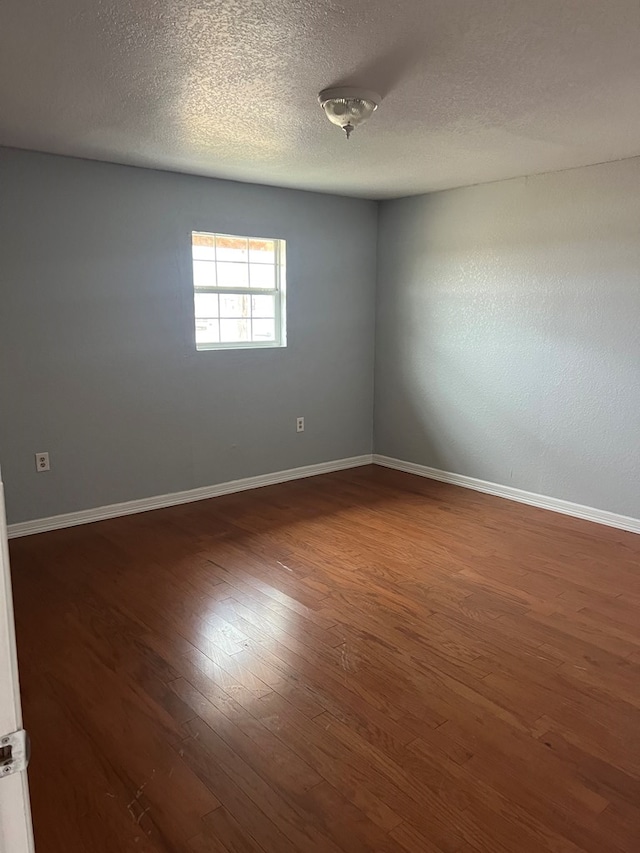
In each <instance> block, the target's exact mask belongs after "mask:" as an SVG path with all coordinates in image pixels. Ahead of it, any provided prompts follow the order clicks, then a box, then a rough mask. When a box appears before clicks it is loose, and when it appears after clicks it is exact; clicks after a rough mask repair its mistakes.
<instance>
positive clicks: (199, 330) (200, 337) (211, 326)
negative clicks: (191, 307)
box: [196, 320, 220, 344]
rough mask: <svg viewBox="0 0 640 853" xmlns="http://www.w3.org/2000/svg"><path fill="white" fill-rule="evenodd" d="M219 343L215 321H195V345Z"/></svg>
mask: <svg viewBox="0 0 640 853" xmlns="http://www.w3.org/2000/svg"><path fill="white" fill-rule="evenodd" d="M219 342H220V331H219V329H218V321H217V320H196V343H197V344H217V343H219Z"/></svg>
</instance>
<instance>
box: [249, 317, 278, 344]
mask: <svg viewBox="0 0 640 853" xmlns="http://www.w3.org/2000/svg"><path fill="white" fill-rule="evenodd" d="M252 325H253V340H254V341H275V339H276V321H275V320H254V321H253V324H252Z"/></svg>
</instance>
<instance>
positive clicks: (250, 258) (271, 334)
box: [191, 231, 286, 350]
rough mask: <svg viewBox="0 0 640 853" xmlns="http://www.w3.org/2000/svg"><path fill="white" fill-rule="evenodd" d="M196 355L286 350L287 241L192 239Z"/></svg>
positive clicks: (201, 235) (194, 234) (198, 233)
mask: <svg viewBox="0 0 640 853" xmlns="http://www.w3.org/2000/svg"><path fill="white" fill-rule="evenodd" d="M191 253H192V258H193V290H194V301H195V319H196V349H199V350H208V349H239V348H253V347H282V346H286V339H285V306H284V284H285V241H284V240H275V239H272V238H261V237H235V236H232V235H230V234H209V233H206V232H204V231H193V232H192V234H191Z"/></svg>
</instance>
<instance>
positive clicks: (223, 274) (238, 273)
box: [216, 263, 249, 287]
mask: <svg viewBox="0 0 640 853" xmlns="http://www.w3.org/2000/svg"><path fill="white" fill-rule="evenodd" d="M216 266H217V267H218V286H219V287H249V265H248V264H227V263H223V264H221V263H218V264H216Z"/></svg>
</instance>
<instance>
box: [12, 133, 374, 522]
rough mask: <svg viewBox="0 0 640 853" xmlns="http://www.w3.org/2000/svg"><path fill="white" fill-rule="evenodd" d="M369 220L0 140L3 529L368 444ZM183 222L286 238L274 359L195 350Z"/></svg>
mask: <svg viewBox="0 0 640 853" xmlns="http://www.w3.org/2000/svg"><path fill="white" fill-rule="evenodd" d="M376 222H377V211H376V205H375V203H373V202H367V201H358V200H353V199H347V198H338V197H334V196H328V195H315V194H312V193H304V192H296V191H291V190H279V189H272V188H267V187H260V186H253V185H248V184H237V183H231V182H225V181H215V180H209V179H206V178H196V177H189V176H185V175H176V174H170V173H163V172H154V171H148V170H142V169H134V168H127V167H123V166H115V165H107V164H101V163H93V162H86V161H81V160H73V159H65V158H60V157H55V156H46V155H39V154H31V153H26V152H18V151H11V150H7V149H0V240H1V244H2V246H1V251H0V464H1V465H2V471H3V476H4V480H5V486H6V497H7V507H8V515H9V521H10V522H18V521H23V520H27V519H32V518H40V517H44V516H49V515H55V514H58V513H64V512H69V511H74V510H79V509H84V508H88V507H94V506H100V505H103V504H109V503H112V502H117V501H127V500H131V499H134V498H141V497H146V496H150V495H158V494H164V493H167V492H174V491H177V490H182V489H190V488H195V487H197V486H204V485H211V484H215V483H220V482H224V481H227V480H232V479H236V478H239V477H246V476H252V475H257V474H261V473H266V472H270V471H279V470H282V469H286V468H293V467H297V466H300V465H307V464H311V463H315V462H321V461H326V460H332V459H339V458H342V457H348V456H353V455H358V454H362V453H370V452H371V442H372V407H373V346H374V311H375V307H374V289H375V251H372V250H373V249H374V247H375V242H376ZM192 229H201V230H211V231H221V232H227V233H237V234H249V235H257V236H275V237H284V238H285V239H286V240H287V280H288V292H287V303H288V346H287V348H286V349H268V350H264V349H263V350H259V351H255V350H254V351H246V350H244V351H242V350H240V351H238V350H236V351H218V352H196V350H195V346H194V340H193V324H194V320H193V295H192V280H191V268H190V232H191V230H192ZM298 415H304V416H305V418H306V431H305V432H304V433H303V434H300V435H298V434H296V432H295V418H296V416H298ZM45 450H46V451H49V453H50V454H51V465H52V470H51V472H50V473H46V474H38V473H36V471H35V464H34V458H33V457H34V453H35V452H37V451H45Z"/></svg>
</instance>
